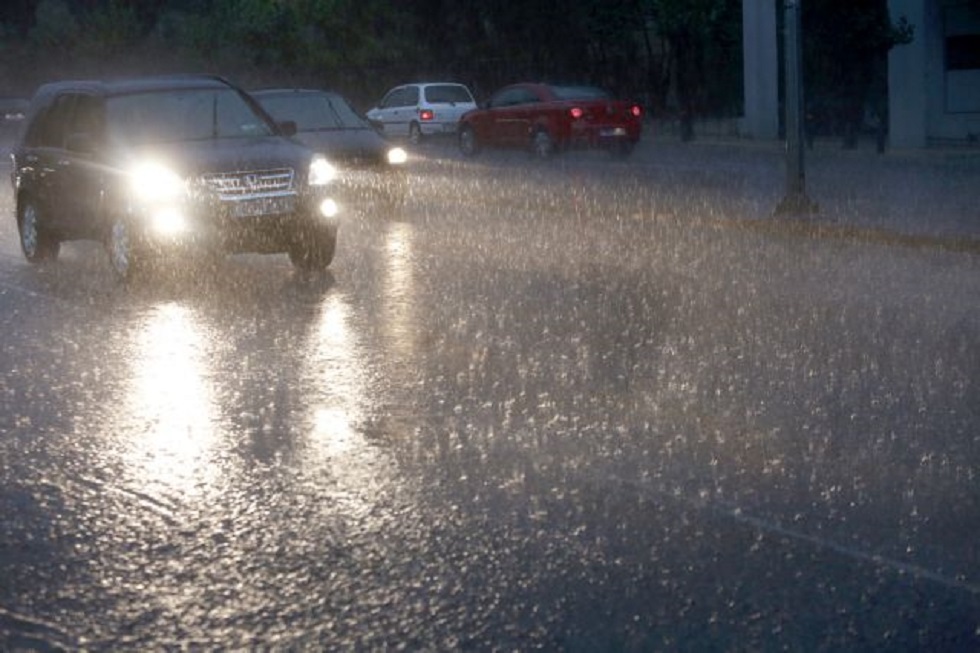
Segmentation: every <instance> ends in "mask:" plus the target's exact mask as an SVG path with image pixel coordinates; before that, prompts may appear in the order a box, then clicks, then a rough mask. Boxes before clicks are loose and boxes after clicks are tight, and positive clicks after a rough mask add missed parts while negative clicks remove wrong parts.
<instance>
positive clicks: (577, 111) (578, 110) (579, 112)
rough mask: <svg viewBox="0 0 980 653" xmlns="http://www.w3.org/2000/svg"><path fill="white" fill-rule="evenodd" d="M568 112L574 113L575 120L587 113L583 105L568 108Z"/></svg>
mask: <svg viewBox="0 0 980 653" xmlns="http://www.w3.org/2000/svg"><path fill="white" fill-rule="evenodd" d="M568 113H570V114H571V115H572V118H574V119H575V120H578V119H579V118H581V117H582V116H584V115H585V112H584V111H582V108H581V107H572V108H571V109H569V110H568Z"/></svg>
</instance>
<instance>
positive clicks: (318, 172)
mask: <svg viewBox="0 0 980 653" xmlns="http://www.w3.org/2000/svg"><path fill="white" fill-rule="evenodd" d="M336 178H337V169H336V168H335V167H334V166H333V164H331V163H330V162H329V161H327V160H326V159H325V158H323V157H322V156H315V157H313V160H312V161H311V162H310V186H323V185H325V184H329V183H330V182H331V181H333V180H334V179H336Z"/></svg>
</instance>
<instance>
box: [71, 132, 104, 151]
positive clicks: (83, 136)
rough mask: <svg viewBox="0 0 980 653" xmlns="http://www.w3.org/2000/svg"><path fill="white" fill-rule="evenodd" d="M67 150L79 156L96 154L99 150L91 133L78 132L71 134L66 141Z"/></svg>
mask: <svg viewBox="0 0 980 653" xmlns="http://www.w3.org/2000/svg"><path fill="white" fill-rule="evenodd" d="M65 148H67V149H68V151H69V152H77V153H78V154H94V153H95V150H96V149H97V143H96V140H95V137H94V136H92V134H91V133H89V132H77V133H75V134H69V135H68V138H67V139H66V141H65Z"/></svg>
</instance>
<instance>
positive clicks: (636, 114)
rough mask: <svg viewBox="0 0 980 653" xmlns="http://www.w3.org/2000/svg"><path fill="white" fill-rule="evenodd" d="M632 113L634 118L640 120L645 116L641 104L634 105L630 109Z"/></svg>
mask: <svg viewBox="0 0 980 653" xmlns="http://www.w3.org/2000/svg"><path fill="white" fill-rule="evenodd" d="M630 113H631V114H633V117H634V118H639V117H640V116H642V115H643V109H641V108H640V105H639V104H634V105H633V106H631V107H630Z"/></svg>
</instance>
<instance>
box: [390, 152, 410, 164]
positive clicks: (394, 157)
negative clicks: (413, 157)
mask: <svg viewBox="0 0 980 653" xmlns="http://www.w3.org/2000/svg"><path fill="white" fill-rule="evenodd" d="M406 161H408V152H406V151H405V150H404V149H402V148H400V147H393V148H391V149H390V150H388V163H390V164H391V165H393V166H397V165H401V164H403V163H405V162H406Z"/></svg>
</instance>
